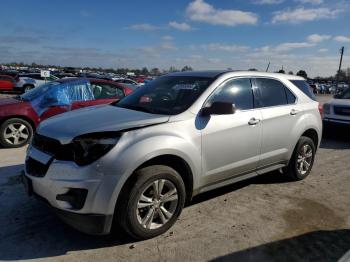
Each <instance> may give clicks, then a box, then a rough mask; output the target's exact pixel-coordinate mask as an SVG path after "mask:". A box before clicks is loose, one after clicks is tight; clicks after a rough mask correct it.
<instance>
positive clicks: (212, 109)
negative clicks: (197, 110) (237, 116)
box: [201, 101, 236, 116]
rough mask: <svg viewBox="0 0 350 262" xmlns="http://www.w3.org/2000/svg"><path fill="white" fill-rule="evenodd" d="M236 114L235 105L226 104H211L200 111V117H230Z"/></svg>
mask: <svg viewBox="0 0 350 262" xmlns="http://www.w3.org/2000/svg"><path fill="white" fill-rule="evenodd" d="M235 112H236V107H235V105H233V104H231V103H228V102H219V101H218V102H213V103H212V104H211V105H210V106H206V107H204V108H203V109H202V111H201V115H202V116H210V115H232V114H234V113H235Z"/></svg>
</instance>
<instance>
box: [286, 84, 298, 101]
mask: <svg viewBox="0 0 350 262" xmlns="http://www.w3.org/2000/svg"><path fill="white" fill-rule="evenodd" d="M285 90H286V95H287V101H288V104H294V103H295V100H296V97H295V95H294V94H293V93H292V92H291V91H290V90H289V89H288V88H287V87H285Z"/></svg>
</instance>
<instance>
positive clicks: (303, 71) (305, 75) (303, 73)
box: [297, 70, 307, 79]
mask: <svg viewBox="0 0 350 262" xmlns="http://www.w3.org/2000/svg"><path fill="white" fill-rule="evenodd" d="M297 76H301V77H304V78H305V79H307V73H306V72H305V70H299V71H298V73H297Z"/></svg>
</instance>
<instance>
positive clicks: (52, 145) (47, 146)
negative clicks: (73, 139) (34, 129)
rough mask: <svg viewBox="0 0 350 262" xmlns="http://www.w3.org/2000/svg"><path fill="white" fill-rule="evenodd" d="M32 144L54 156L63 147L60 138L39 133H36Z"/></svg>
mask: <svg viewBox="0 0 350 262" xmlns="http://www.w3.org/2000/svg"><path fill="white" fill-rule="evenodd" d="M32 145H33V146H34V147H35V148H36V149H38V150H40V151H42V152H45V153H47V154H49V155H52V156H54V155H55V154H56V152H57V151H59V150H60V148H61V147H62V145H61V143H60V142H59V141H58V140H56V139H53V138H50V137H46V136H42V135H39V134H35V136H34V138H33V142H32Z"/></svg>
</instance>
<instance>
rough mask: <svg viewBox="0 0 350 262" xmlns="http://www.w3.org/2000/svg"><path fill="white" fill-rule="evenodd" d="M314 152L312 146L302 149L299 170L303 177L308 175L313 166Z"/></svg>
mask: <svg viewBox="0 0 350 262" xmlns="http://www.w3.org/2000/svg"><path fill="white" fill-rule="evenodd" d="M312 159H313V151H312V148H311V146H310V145H308V144H305V145H303V146H302V147H301V149H300V151H299V154H298V158H297V169H298V172H299V173H300V174H301V175H304V174H306V173H307V172H308V171H309V170H310V168H311V164H312Z"/></svg>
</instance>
